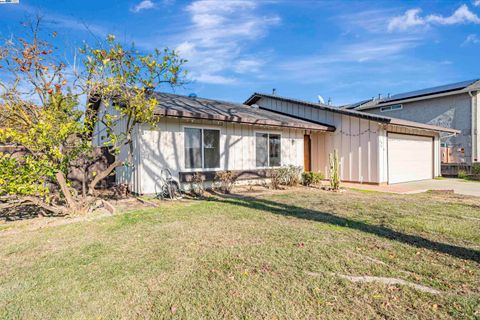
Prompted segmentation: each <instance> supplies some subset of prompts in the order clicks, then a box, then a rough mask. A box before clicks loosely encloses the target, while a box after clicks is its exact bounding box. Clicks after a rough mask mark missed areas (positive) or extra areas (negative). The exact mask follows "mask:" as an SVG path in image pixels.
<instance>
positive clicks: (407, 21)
mask: <svg viewBox="0 0 480 320" xmlns="http://www.w3.org/2000/svg"><path fill="white" fill-rule="evenodd" d="M477 1H479V2H480V0H477ZM420 12H421V9H418V8H416V9H410V10H407V11H406V12H405V13H404V14H403V15H401V16H396V17H393V18H392V19H391V20H390V21H389V24H388V31H390V32H392V31H406V30H410V29H415V28H418V27H422V26H423V27H425V26H430V25H435V24H437V25H455V24H466V23H473V24H480V18H479V17H478V16H477V15H476V14H475V13H474V12H472V11H470V9H469V8H468V6H467V5H466V4H463V5H461V6H460V7H459V8H458V9H457V10H455V12H454V13H453V14H451V15H450V16H447V17H445V16H442V15H437V14H431V15H428V16H426V17H422V16H421V15H420Z"/></svg>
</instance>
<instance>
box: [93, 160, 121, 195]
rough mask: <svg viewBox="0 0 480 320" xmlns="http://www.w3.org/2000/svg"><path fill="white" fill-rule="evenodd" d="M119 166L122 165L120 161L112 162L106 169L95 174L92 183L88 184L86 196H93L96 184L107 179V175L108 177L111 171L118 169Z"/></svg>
mask: <svg viewBox="0 0 480 320" xmlns="http://www.w3.org/2000/svg"><path fill="white" fill-rule="evenodd" d="M121 165H122V161H118V160H117V161H115V162H113V163H112V164H111V165H109V166H108V168H107V169H105V170H104V171H102V172H100V173H99V174H97V175H96V176H95V178H94V179H93V180H92V182H90V185H89V186H88V194H94V193H95V187H96V186H97V184H98V183H99V182H100V181H102V180H103V179H105V178H106V177H108V175H110V173H112V171H113V170H114V169H115V168H117V167H120V166H121Z"/></svg>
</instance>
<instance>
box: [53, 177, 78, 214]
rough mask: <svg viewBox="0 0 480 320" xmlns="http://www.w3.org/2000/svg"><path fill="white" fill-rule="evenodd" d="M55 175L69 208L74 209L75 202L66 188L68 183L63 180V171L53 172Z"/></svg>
mask: <svg viewBox="0 0 480 320" xmlns="http://www.w3.org/2000/svg"><path fill="white" fill-rule="evenodd" d="M55 177H56V178H57V181H58V184H59V185H60V188H61V189H62V193H63V195H64V196H65V200H66V201H67V204H68V206H69V207H70V208H71V209H73V210H76V209H77V206H76V203H75V201H74V200H73V197H72V194H71V193H70V190H68V185H67V182H66V181H65V176H64V175H63V172H61V171H59V172H57V173H56V174H55Z"/></svg>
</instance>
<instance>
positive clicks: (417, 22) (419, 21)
mask: <svg viewBox="0 0 480 320" xmlns="http://www.w3.org/2000/svg"><path fill="white" fill-rule="evenodd" d="M421 11H422V10H421V9H418V8H417V9H410V10H407V11H406V12H405V14H403V15H401V16H397V17H394V18H392V19H391V20H390V22H389V23H388V31H394V30H400V31H404V30H407V29H410V28H414V27H418V26H424V25H425V24H426V22H425V20H424V19H423V18H422V17H420V16H419V14H420V12H421Z"/></svg>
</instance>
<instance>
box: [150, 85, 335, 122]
mask: <svg viewBox="0 0 480 320" xmlns="http://www.w3.org/2000/svg"><path fill="white" fill-rule="evenodd" d="M153 96H154V97H155V98H156V99H157V100H158V105H157V106H156V107H155V110H154V112H155V114H156V115H159V116H165V117H175V118H187V119H203V120H215V121H225V122H234V123H243V124H249V125H258V126H272V127H284V128H294V129H306V130H317V131H335V127H334V126H331V125H328V124H324V123H320V122H317V121H312V120H309V119H303V118H299V117H295V116H291V115H285V114H280V113H277V112H273V111H269V110H265V109H260V108H255V107H252V106H249V105H245V104H239V103H232V102H225V101H219V100H212V99H204V98H198V97H187V96H182V95H177V94H171V93H163V92H155V93H153Z"/></svg>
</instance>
